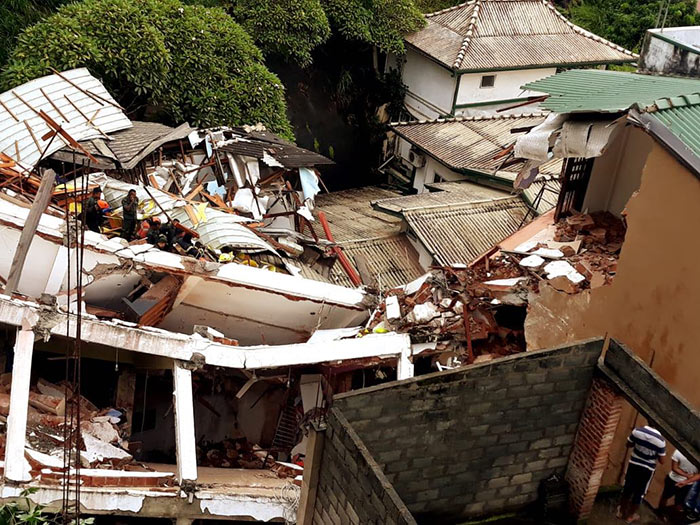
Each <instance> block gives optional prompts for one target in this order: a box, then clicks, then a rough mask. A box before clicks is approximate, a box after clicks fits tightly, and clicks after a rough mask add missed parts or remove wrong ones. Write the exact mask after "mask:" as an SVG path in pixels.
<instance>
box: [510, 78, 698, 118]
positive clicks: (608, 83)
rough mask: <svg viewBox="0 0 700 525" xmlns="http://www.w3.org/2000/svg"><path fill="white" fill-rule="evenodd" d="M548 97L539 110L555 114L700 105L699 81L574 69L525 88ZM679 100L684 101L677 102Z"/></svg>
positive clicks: (527, 85) (531, 83) (616, 111)
mask: <svg viewBox="0 0 700 525" xmlns="http://www.w3.org/2000/svg"><path fill="white" fill-rule="evenodd" d="M522 87H523V89H531V90H533V91H539V92H541V93H547V94H548V95H549V97H548V98H547V99H546V100H545V101H544V102H541V103H540V106H541V107H543V108H545V109H548V110H550V111H553V112H556V113H576V112H599V113H618V112H622V111H626V110H628V109H630V108H632V107H638V108H646V107H647V106H651V105H653V104H654V103H655V102H656V101H657V100H658V99H667V101H666V102H661V106H662V107H668V106H673V105H675V103H674V102H673V101H674V100H678V101H679V102H680V103H681V105H686V104H688V103H690V104H698V103H700V80H697V79H690V78H675V77H662V76H653V75H642V74H638V73H627V72H623V71H602V70H599V69H573V70H570V71H563V72H561V73H557V74H556V75H552V76H549V77H547V78H543V79H541V80H536V81H535V82H530V83H529V84H525V85H524V86H522ZM677 97H681V98H680V99H677Z"/></svg>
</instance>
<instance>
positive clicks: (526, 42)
mask: <svg viewBox="0 0 700 525" xmlns="http://www.w3.org/2000/svg"><path fill="white" fill-rule="evenodd" d="M426 18H427V21H428V24H427V26H426V27H425V28H423V29H422V30H420V31H417V32H415V33H412V34H410V35H408V36H407V37H406V42H407V43H408V44H409V45H411V46H413V47H415V48H417V49H419V50H420V51H422V52H423V53H426V54H427V55H429V56H431V57H433V58H434V59H435V60H437V61H438V62H441V63H442V64H444V65H445V66H447V67H449V68H451V69H456V70H482V69H508V68H522V67H527V66H544V65H549V64H559V65H576V64H590V63H614V62H615V63H619V62H631V61H633V60H634V59H635V58H636V55H634V54H633V53H632V52H631V51H627V50H626V49H623V48H622V47H620V46H618V45H616V44H613V43H612V42H609V41H607V40H605V39H603V38H601V37H599V36H596V35H594V34H592V33H590V32H588V31H586V30H585V29H583V28H580V27H578V26H576V25H574V24H572V23H571V22H569V21H568V20H567V19H566V18H564V16H563V15H561V14H560V13H559V12H558V11H557V10H556V8H555V7H554V6H553V5H552V4H550V3H549V2H547V1H545V0H472V1H470V2H467V3H464V4H461V5H458V6H455V7H451V8H448V9H445V10H442V11H438V12H436V13H431V14H429V15H426Z"/></svg>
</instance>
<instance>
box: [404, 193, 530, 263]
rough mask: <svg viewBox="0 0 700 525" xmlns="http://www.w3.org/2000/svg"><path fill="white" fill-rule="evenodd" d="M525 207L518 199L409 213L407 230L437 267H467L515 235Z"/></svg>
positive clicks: (516, 197) (405, 214)
mask: <svg viewBox="0 0 700 525" xmlns="http://www.w3.org/2000/svg"><path fill="white" fill-rule="evenodd" d="M527 210H528V209H527V206H526V205H525V203H524V202H523V201H522V199H521V198H520V197H518V196H514V197H508V198H505V199H499V200H494V201H486V202H480V203H470V204H464V205H461V206H444V207H435V208H426V209H422V210H409V211H406V212H404V213H403V215H404V217H405V218H406V221H407V222H408V225H409V228H410V229H411V230H412V231H413V232H414V233H415V234H416V236H417V237H418V239H419V240H420V242H421V243H422V244H423V245H424V246H425V248H426V249H427V250H428V251H429V252H430V254H431V255H432V256H433V257H434V258H435V260H436V261H437V262H438V264H442V265H451V264H468V263H470V262H471V261H473V260H474V259H475V258H476V257H478V256H479V255H481V254H482V253H484V252H485V251H487V250H488V249H490V248H491V247H492V246H494V245H495V244H497V243H498V242H500V241H501V240H503V239H505V238H506V237H508V236H509V235H512V234H513V233H515V232H516V231H517V230H518V229H519V227H520V224H521V222H522V221H523V218H524V217H525V214H526V213H527Z"/></svg>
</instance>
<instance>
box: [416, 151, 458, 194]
mask: <svg viewBox="0 0 700 525" xmlns="http://www.w3.org/2000/svg"><path fill="white" fill-rule="evenodd" d="M438 178H440V179H441V180H440V181H438ZM464 178H465V177H464V175H462V174H461V173H457V172H456V171H452V170H451V169H450V168H448V167H447V166H445V165H444V164H441V163H440V162H438V161H437V160H435V159H434V158H432V157H429V156H427V155H426V161H425V166H423V167H422V168H420V169H418V170H416V176H415V178H414V179H413V187H414V188H415V189H416V190H418V193H423V192H425V191H426V190H425V185H426V184H431V183H433V182H454V181H458V180H463V179H464Z"/></svg>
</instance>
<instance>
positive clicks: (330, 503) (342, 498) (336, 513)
mask: <svg viewBox="0 0 700 525" xmlns="http://www.w3.org/2000/svg"><path fill="white" fill-rule="evenodd" d="M327 425H328V427H327V429H326V430H325V432H324V434H325V437H324V439H323V452H322V455H321V465H322V467H321V469H320V473H319V478H318V485H317V486H316V498H315V501H314V503H313V517H312V518H311V523H312V524H313V525H340V524H342V525H366V524H369V525H371V524H376V525H384V524H386V525H415V524H416V521H415V520H414V519H413V516H411V513H410V512H409V511H408V509H407V508H406V506H405V505H404V503H403V502H402V501H401V498H400V497H399V496H398V494H397V493H396V491H395V490H394V488H393V487H392V486H391V483H389V481H388V480H387V479H386V477H385V476H384V474H383V473H382V471H381V468H380V467H379V465H378V464H377V463H376V462H375V461H374V459H372V456H371V455H370V453H369V452H368V450H367V448H366V447H365V446H364V445H363V444H362V441H361V440H360V438H359V437H358V435H357V433H356V432H355V431H354V430H353V429H352V427H351V426H350V425H349V423H348V422H347V420H346V419H345V417H344V416H343V415H342V413H340V411H339V410H337V409H335V408H333V409H331V410H330V411H329V413H328V417H327Z"/></svg>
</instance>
